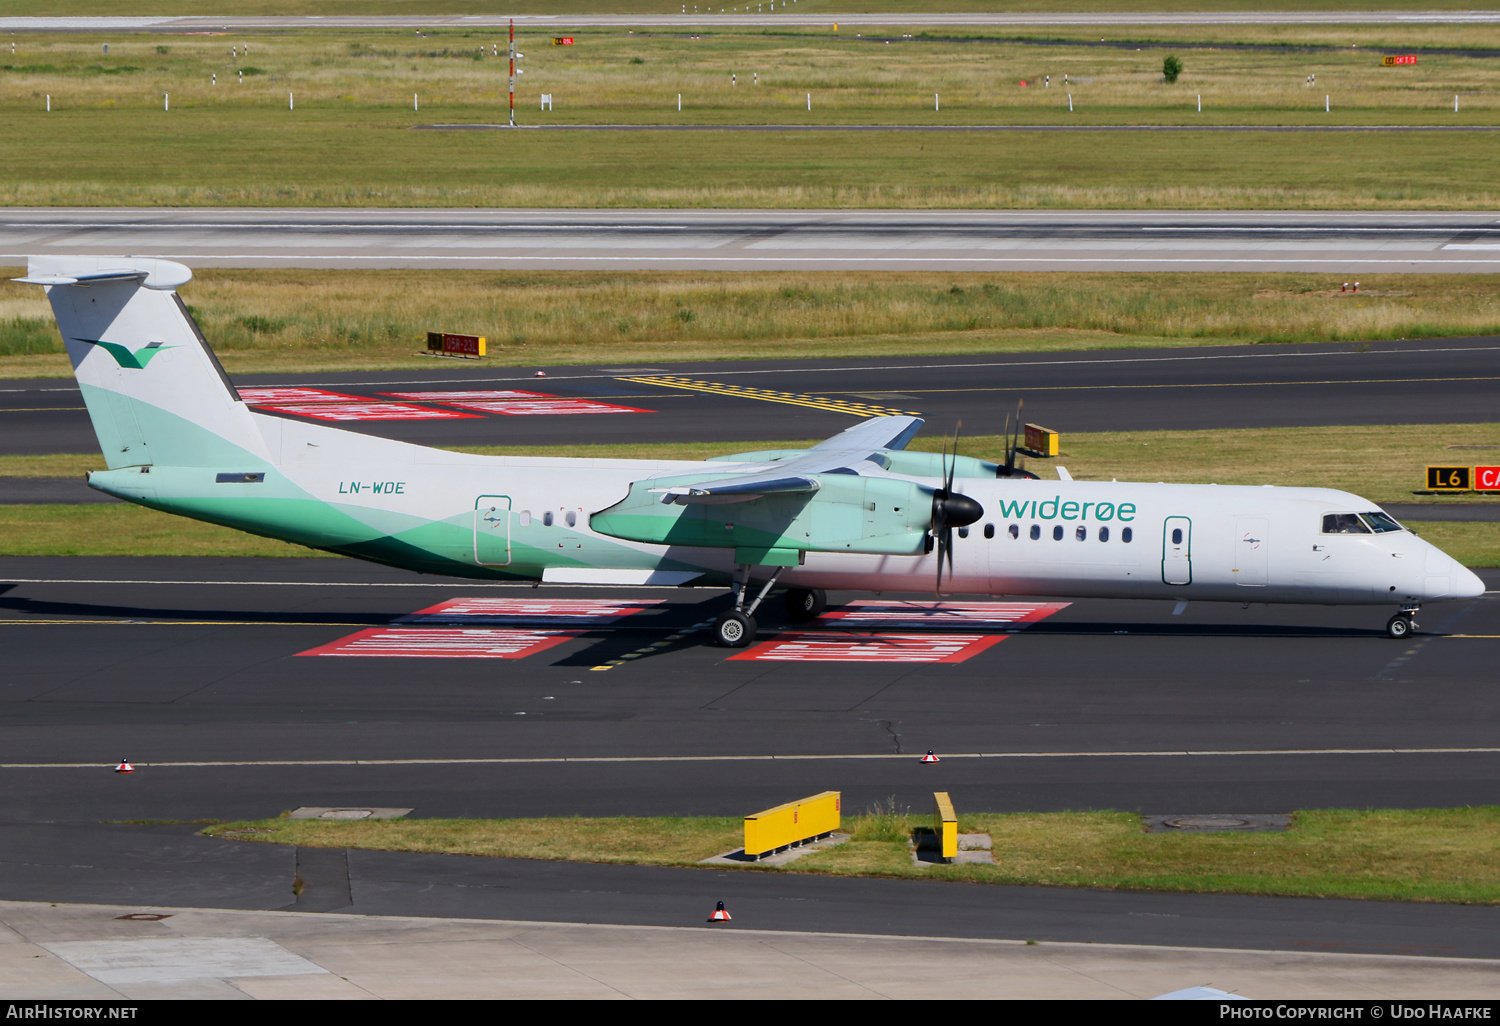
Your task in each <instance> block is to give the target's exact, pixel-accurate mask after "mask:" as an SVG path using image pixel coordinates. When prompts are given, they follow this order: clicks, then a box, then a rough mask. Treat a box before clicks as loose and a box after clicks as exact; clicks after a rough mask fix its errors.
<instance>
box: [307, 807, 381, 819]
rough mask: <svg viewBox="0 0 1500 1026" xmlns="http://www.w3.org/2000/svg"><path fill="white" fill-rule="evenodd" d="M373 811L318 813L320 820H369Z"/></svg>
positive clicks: (352, 810)
mask: <svg viewBox="0 0 1500 1026" xmlns="http://www.w3.org/2000/svg"><path fill="white" fill-rule="evenodd" d="M373 812H374V810H373V809H329V810H328V811H327V812H320V813H318V818H319V819H369V818H370V816H371V814H372V813H373Z"/></svg>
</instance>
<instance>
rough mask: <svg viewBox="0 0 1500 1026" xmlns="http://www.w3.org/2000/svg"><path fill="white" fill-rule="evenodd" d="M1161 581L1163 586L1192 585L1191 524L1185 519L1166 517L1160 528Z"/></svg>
mask: <svg viewBox="0 0 1500 1026" xmlns="http://www.w3.org/2000/svg"><path fill="white" fill-rule="evenodd" d="M1161 580H1162V583H1163V584H1192V583H1193V522H1192V521H1191V520H1189V519H1188V518H1187V517H1167V521H1166V523H1165V524H1164V525H1163V526H1162V532H1161Z"/></svg>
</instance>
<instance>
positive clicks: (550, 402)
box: [448, 399, 656, 417]
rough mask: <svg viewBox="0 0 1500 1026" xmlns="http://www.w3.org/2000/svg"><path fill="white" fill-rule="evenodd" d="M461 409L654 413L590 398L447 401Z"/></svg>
mask: <svg viewBox="0 0 1500 1026" xmlns="http://www.w3.org/2000/svg"><path fill="white" fill-rule="evenodd" d="M448 405H449V406H457V407H458V408H459V409H461V410H483V411H484V412H485V413H504V414H506V415H508V416H512V417H526V416H545V415H548V414H563V413H655V412H656V411H655V410H638V409H636V408H635V407H634V406H615V405H613V404H612V403H596V402H594V401H593V400H591V399H511V400H508V401H505V402H498V403H448Z"/></svg>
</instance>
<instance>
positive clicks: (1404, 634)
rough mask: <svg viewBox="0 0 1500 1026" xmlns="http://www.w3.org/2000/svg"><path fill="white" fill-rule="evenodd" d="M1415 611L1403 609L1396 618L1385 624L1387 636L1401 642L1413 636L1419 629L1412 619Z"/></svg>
mask: <svg viewBox="0 0 1500 1026" xmlns="http://www.w3.org/2000/svg"><path fill="white" fill-rule="evenodd" d="M1414 612H1415V610H1406V609H1403V610H1401V612H1399V613H1397V614H1396V615H1395V616H1393V617H1391V618H1390V619H1389V620H1387V621H1386V622H1385V636H1386V637H1388V638H1395V639H1396V640H1397V641H1400V640H1401V639H1403V638H1408V637H1410V636H1411V632H1412V631H1414V630H1416V629H1417V624H1416V621H1415V620H1413V619H1412V613H1414Z"/></svg>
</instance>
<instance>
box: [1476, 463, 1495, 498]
mask: <svg viewBox="0 0 1500 1026" xmlns="http://www.w3.org/2000/svg"><path fill="white" fill-rule="evenodd" d="M1474 490H1475V491H1476V492H1500V467H1475V468H1474Z"/></svg>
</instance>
